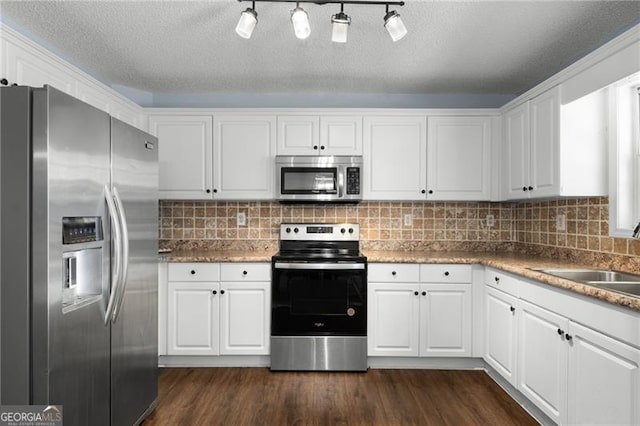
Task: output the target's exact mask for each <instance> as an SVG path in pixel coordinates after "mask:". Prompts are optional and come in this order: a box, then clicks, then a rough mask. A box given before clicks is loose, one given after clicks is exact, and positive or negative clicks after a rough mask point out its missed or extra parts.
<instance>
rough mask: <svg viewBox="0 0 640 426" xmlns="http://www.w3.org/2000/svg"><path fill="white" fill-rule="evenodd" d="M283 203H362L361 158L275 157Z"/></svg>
mask: <svg viewBox="0 0 640 426" xmlns="http://www.w3.org/2000/svg"><path fill="white" fill-rule="evenodd" d="M276 171H277V175H276V191H277V198H278V200H280V201H282V202H293V203H296V202H301V203H302V202H317V203H336V202H338V203H340V202H344V203H357V202H358V201H361V200H362V157H361V156H353V157H350V156H293V157H291V156H276Z"/></svg>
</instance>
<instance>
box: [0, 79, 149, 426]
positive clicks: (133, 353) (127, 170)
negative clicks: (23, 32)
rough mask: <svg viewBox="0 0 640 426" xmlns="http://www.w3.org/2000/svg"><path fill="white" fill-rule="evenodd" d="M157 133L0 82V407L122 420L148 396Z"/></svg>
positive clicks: (68, 420) (57, 95) (79, 419)
mask: <svg viewBox="0 0 640 426" xmlns="http://www.w3.org/2000/svg"><path fill="white" fill-rule="evenodd" d="M157 148H158V146H157V140H156V138H154V137H153V136H151V135H148V134H146V133H144V132H142V131H140V130H138V129H135V128H133V127H131V126H129V125H127V124H125V123H123V122H121V121H119V120H116V119H115V118H112V117H110V116H109V115H108V114H106V113H105V112H103V111H100V110H98V109H96V108H94V107H92V106H89V105H87V104H85V103H84V102H81V101H80V100H78V99H75V98H73V97H71V96H69V95H67V94H65V93H63V92H60V91H58V90H56V89H54V88H51V87H48V86H45V87H44V88H29V87H8V88H2V89H0V191H1V192H0V194H1V198H0V237H1V245H0V278H1V282H0V344H1V345H0V404H3V405H23V404H24V405H26V404H29V405H62V406H63V420H64V424H65V425H92V426H93V425H109V424H112V425H130V424H134V423H136V422H139V421H140V420H141V419H142V418H143V417H144V416H145V415H146V414H147V413H148V411H149V410H151V409H153V407H154V404H155V400H156V397H157V372H158V370H157V318H158V312H157V309H158V308H157V283H158V279H157V256H158V240H157V236H158V230H157V229H158V228H157V227H158V165H157V162H158V160H157V159H158V157H157Z"/></svg>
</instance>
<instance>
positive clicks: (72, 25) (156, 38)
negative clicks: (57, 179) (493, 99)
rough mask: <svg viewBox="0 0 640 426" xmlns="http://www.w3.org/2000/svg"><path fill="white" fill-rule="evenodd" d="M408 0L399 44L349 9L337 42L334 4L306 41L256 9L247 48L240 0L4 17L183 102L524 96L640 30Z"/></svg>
mask: <svg viewBox="0 0 640 426" xmlns="http://www.w3.org/2000/svg"><path fill="white" fill-rule="evenodd" d="M405 1H406V5H405V6H404V7H399V8H397V10H398V12H399V13H400V14H401V16H402V19H403V21H404V22H405V25H406V26H407V28H408V30H409V33H408V35H407V36H406V37H405V38H404V39H402V40H400V41H399V42H397V43H393V42H392V41H391V39H390V38H389V36H388V35H387V33H386V31H385V30H384V28H383V25H382V24H383V20H382V18H383V15H384V7H383V6H362V5H353V6H350V5H345V12H346V13H347V14H348V15H350V16H351V19H352V25H351V27H350V29H349V40H348V43H347V44H336V43H332V42H331V41H330V38H331V24H330V19H331V15H332V14H334V13H336V12H337V10H339V8H338V6H337V5H325V6H319V5H314V4H304V5H302V6H303V7H304V8H305V9H306V10H307V12H308V13H309V17H310V22H311V29H312V32H311V36H310V37H309V38H308V39H307V40H298V39H296V38H295V37H294V35H293V29H292V27H291V24H290V21H289V10H290V9H292V8H293V5H292V4H291V3H289V4H284V3H257V4H256V10H257V12H258V20H259V23H258V26H257V27H256V29H255V31H254V33H253V36H252V38H251V39H249V40H245V39H242V38H240V37H238V36H237V35H236V34H235V31H234V28H235V25H236V23H237V20H238V17H239V14H240V12H241V11H242V10H243V9H244V8H246V7H247V6H248V5H250V3H238V2H237V1H233V0H217V1H204V2H191V1H124V2H121V1H62V2H60V1H56V2H48V1H18V2H12V1H2V2H0V14H1V15H2V16H3V19H5V20H6V21H7V22H8V23H10V24H15V26H16V27H17V28H18V29H19V30H22V31H25V32H26V33H28V35H30V36H32V37H34V38H35V39H37V40H40V41H44V42H46V45H47V46H48V47H50V48H53V49H54V50H55V51H56V52H57V53H59V54H61V55H62V56H63V57H65V58H66V59H67V60H69V61H70V62H72V63H74V64H75V65H77V66H79V67H80V68H82V69H84V70H86V71H88V72H89V73H91V74H92V75H94V76H96V77H97V78H99V79H100V80H102V81H103V82H105V83H107V84H117V85H123V86H129V87H133V88H136V89H140V90H143V91H148V92H152V93H181V94H187V93H344V92H347V93H410V94H415V93H471V94H485V93H486V94H519V93H522V92H524V91H526V90H528V89H530V88H531V87H533V86H534V85H535V84H537V83H539V82H541V81H542V80H544V79H546V78H547V77H549V76H551V75H552V74H554V73H556V72H557V71H559V70H560V69H562V68H564V67H565V66H567V65H569V64H570V63H572V62H574V61H575V60H576V59H579V58H580V57H582V56H584V55H585V54H587V53H589V52H590V51H592V50H594V49H595V48H597V47H599V46H601V45H602V44H604V43H605V42H607V41H609V40H610V39H612V38H613V37H615V36H616V35H618V34H620V33H621V32H622V31H623V30H624V29H627V28H628V27H629V26H630V25H632V24H635V23H637V22H640V2H638V1H624V2H614V1H542V2H530V1H507V2H488V1H467V2H461V1H415V0H405ZM6 18H8V19H6Z"/></svg>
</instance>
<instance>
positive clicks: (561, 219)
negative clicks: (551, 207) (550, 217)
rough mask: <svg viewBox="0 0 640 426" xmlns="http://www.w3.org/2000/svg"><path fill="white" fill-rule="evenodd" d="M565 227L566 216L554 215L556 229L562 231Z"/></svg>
mask: <svg viewBox="0 0 640 426" xmlns="http://www.w3.org/2000/svg"><path fill="white" fill-rule="evenodd" d="M566 229H567V216H566V215H564V214H559V215H558V216H556V230H558V231H564V230H566Z"/></svg>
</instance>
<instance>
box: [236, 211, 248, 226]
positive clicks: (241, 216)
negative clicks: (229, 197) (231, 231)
mask: <svg viewBox="0 0 640 426" xmlns="http://www.w3.org/2000/svg"><path fill="white" fill-rule="evenodd" d="M238 226H247V215H246V214H245V212H238Z"/></svg>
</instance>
